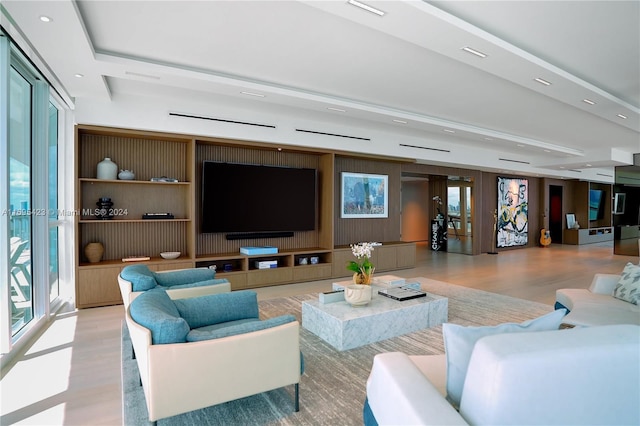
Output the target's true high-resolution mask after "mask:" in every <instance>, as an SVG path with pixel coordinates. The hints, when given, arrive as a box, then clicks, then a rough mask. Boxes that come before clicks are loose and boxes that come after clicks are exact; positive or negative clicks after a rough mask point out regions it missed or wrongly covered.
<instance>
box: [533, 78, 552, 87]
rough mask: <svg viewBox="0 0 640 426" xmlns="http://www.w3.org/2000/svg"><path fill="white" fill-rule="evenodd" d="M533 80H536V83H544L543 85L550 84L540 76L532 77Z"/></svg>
mask: <svg viewBox="0 0 640 426" xmlns="http://www.w3.org/2000/svg"><path fill="white" fill-rule="evenodd" d="M533 80H534V81H537V82H538V83H540V84H544V85H545V86H551V83H550V82H548V81H547V80H545V79H542V78H540V77H536V78H534V79H533Z"/></svg>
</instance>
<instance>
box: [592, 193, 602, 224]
mask: <svg viewBox="0 0 640 426" xmlns="http://www.w3.org/2000/svg"><path fill="white" fill-rule="evenodd" d="M603 218H604V191H602V190H600V189H590V190H589V220H600V219H603Z"/></svg>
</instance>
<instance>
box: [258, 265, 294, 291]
mask: <svg viewBox="0 0 640 426" xmlns="http://www.w3.org/2000/svg"><path fill="white" fill-rule="evenodd" d="M292 280H293V270H292V268H286V267H283V268H274V269H256V270H253V271H249V272H248V273H247V285H248V286H249V287H254V286H262V285H270V284H275V283H285V282H289V281H292Z"/></svg>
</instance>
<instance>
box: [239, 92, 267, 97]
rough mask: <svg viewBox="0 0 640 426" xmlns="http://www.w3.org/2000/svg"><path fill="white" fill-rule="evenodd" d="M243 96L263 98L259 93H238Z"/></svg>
mask: <svg viewBox="0 0 640 426" xmlns="http://www.w3.org/2000/svg"><path fill="white" fill-rule="evenodd" d="M240 93H242V94H243V95H248V96H255V97H257V98H264V97H265V96H264V95H263V94H261V93H254V92H240Z"/></svg>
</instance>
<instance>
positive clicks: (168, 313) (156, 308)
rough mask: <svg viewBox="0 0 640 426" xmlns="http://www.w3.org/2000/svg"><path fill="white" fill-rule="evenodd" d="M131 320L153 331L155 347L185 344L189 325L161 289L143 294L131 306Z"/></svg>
mask: <svg viewBox="0 0 640 426" xmlns="http://www.w3.org/2000/svg"><path fill="white" fill-rule="evenodd" d="M129 313H130V314H131V318H132V319H133V320H134V321H135V322H137V323H138V324H140V325H142V326H143V327H146V328H148V329H149V330H150V331H151V342H152V344H154V345H162V344H168V343H184V342H186V341H187V334H188V333H189V324H187V322H186V321H185V320H184V319H183V318H181V317H180V313H179V312H178V309H176V306H175V304H174V303H173V301H172V300H171V299H170V298H169V296H168V295H167V292H166V291H164V290H162V289H161V288H154V289H151V290H148V291H145V292H143V293H141V294H140V295H139V296H138V297H136V298H135V299H133V301H132V302H131V305H129Z"/></svg>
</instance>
